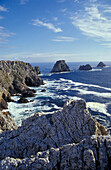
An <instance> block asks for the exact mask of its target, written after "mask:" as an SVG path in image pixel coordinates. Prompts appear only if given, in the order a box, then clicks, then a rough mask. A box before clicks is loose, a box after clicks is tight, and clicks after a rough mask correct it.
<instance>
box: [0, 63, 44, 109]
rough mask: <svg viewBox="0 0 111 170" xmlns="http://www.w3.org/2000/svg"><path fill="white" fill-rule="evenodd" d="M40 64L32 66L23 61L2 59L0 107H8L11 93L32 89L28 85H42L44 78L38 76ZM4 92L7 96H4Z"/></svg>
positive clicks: (0, 67) (0, 69) (0, 65)
mask: <svg viewBox="0 0 111 170" xmlns="http://www.w3.org/2000/svg"><path fill="white" fill-rule="evenodd" d="M39 73H40V69H39V67H38V66H36V67H32V65H31V64H29V63H24V62H22V61H0V108H1V109H4V108H7V107H8V106H7V103H6V102H7V101H9V99H10V100H11V98H10V95H13V94H15V93H22V92H23V91H24V90H26V89H27V91H28V90H29V91H30V89H29V88H28V86H36V87H38V86H40V85H42V84H43V80H42V79H41V78H40V77H39V76H38V74H39ZM3 94H4V95H5V98H3Z"/></svg>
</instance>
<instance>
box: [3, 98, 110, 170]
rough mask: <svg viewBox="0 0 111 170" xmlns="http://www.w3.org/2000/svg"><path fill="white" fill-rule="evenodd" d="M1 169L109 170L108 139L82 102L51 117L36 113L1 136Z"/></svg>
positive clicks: (71, 101)
mask: <svg viewBox="0 0 111 170" xmlns="http://www.w3.org/2000/svg"><path fill="white" fill-rule="evenodd" d="M0 160H1V161H0V169H1V170H2V169H9V170H11V169H32V170H34V169H44V170H48V169H49V170H50V169H58V170H59V169H60V170H63V169H67V170H68V169H75V170H76V169H108V168H110V167H111V136H110V135H109V131H108V130H107V129H106V128H105V127H103V126H101V125H100V124H99V123H98V122H97V121H96V120H94V119H93V118H92V117H91V115H90V113H89V111H88V109H87V108H86V103H85V101H84V100H80V101H74V100H69V101H68V102H66V104H65V105H64V107H63V110H59V111H56V112H54V113H53V114H47V115H46V114H44V113H42V112H40V113H36V114H35V115H33V116H31V117H29V118H28V119H26V120H24V121H23V122H22V126H21V127H19V128H18V129H17V130H13V131H9V132H4V133H2V134H1V135H0Z"/></svg>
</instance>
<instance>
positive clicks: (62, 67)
mask: <svg viewBox="0 0 111 170" xmlns="http://www.w3.org/2000/svg"><path fill="white" fill-rule="evenodd" d="M65 71H70V69H69V67H68V65H67V64H66V63H65V60H59V61H57V62H56V63H55V65H54V67H53V69H52V71H51V73H57V72H65Z"/></svg>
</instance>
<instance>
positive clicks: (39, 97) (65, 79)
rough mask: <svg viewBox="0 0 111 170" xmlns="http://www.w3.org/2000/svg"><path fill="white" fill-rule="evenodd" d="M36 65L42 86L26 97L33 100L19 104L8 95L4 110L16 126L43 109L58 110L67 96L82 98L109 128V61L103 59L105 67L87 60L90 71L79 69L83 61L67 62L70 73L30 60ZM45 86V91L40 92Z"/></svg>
mask: <svg viewBox="0 0 111 170" xmlns="http://www.w3.org/2000/svg"><path fill="white" fill-rule="evenodd" d="M31 64H32V65H33V66H36V65H38V66H39V67H40V70H41V74H40V77H41V78H42V79H43V80H44V82H45V85H42V86H40V87H33V89H35V90H36V96H35V97H33V98H28V99H29V100H33V101H32V102H29V103H26V104H19V103H17V100H18V99H19V97H18V96H13V97H12V98H13V99H14V100H15V101H16V102H10V103H9V108H8V111H10V113H11V114H12V117H13V118H14V120H15V121H16V123H17V124H18V125H20V124H21V121H22V120H24V119H26V118H27V117H29V116H31V115H32V114H34V113H36V112H39V111H43V112H45V113H46V114H47V113H49V112H53V111H55V110H58V109H61V108H62V107H63V105H64V103H65V102H66V101H67V100H68V99H70V98H71V99H75V100H78V99H81V98H82V99H85V100H86V103H87V107H88V109H89V111H90V113H91V115H92V116H93V118H95V119H96V120H97V121H98V122H99V123H101V124H102V125H104V126H106V127H107V128H108V129H110V130H111V62H105V64H106V65H107V67H104V68H97V67H96V66H97V64H98V63H97V62H92V63H89V62H88V64H90V65H91V66H92V67H93V69H92V70H91V71H79V70H78V68H79V66H80V65H83V64H87V63H83V62H82V63H80V62H72V63H67V64H68V66H69V67H70V69H71V72H66V73H57V74H51V73H50V71H51V69H52V67H53V65H54V63H31ZM31 88H32V87H31ZM42 89H45V90H46V91H45V92H41V90H42Z"/></svg>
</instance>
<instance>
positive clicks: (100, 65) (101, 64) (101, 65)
mask: <svg viewBox="0 0 111 170" xmlns="http://www.w3.org/2000/svg"><path fill="white" fill-rule="evenodd" d="M105 66H106V65H105V64H104V63H103V62H100V63H99V64H98V65H97V67H105Z"/></svg>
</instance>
